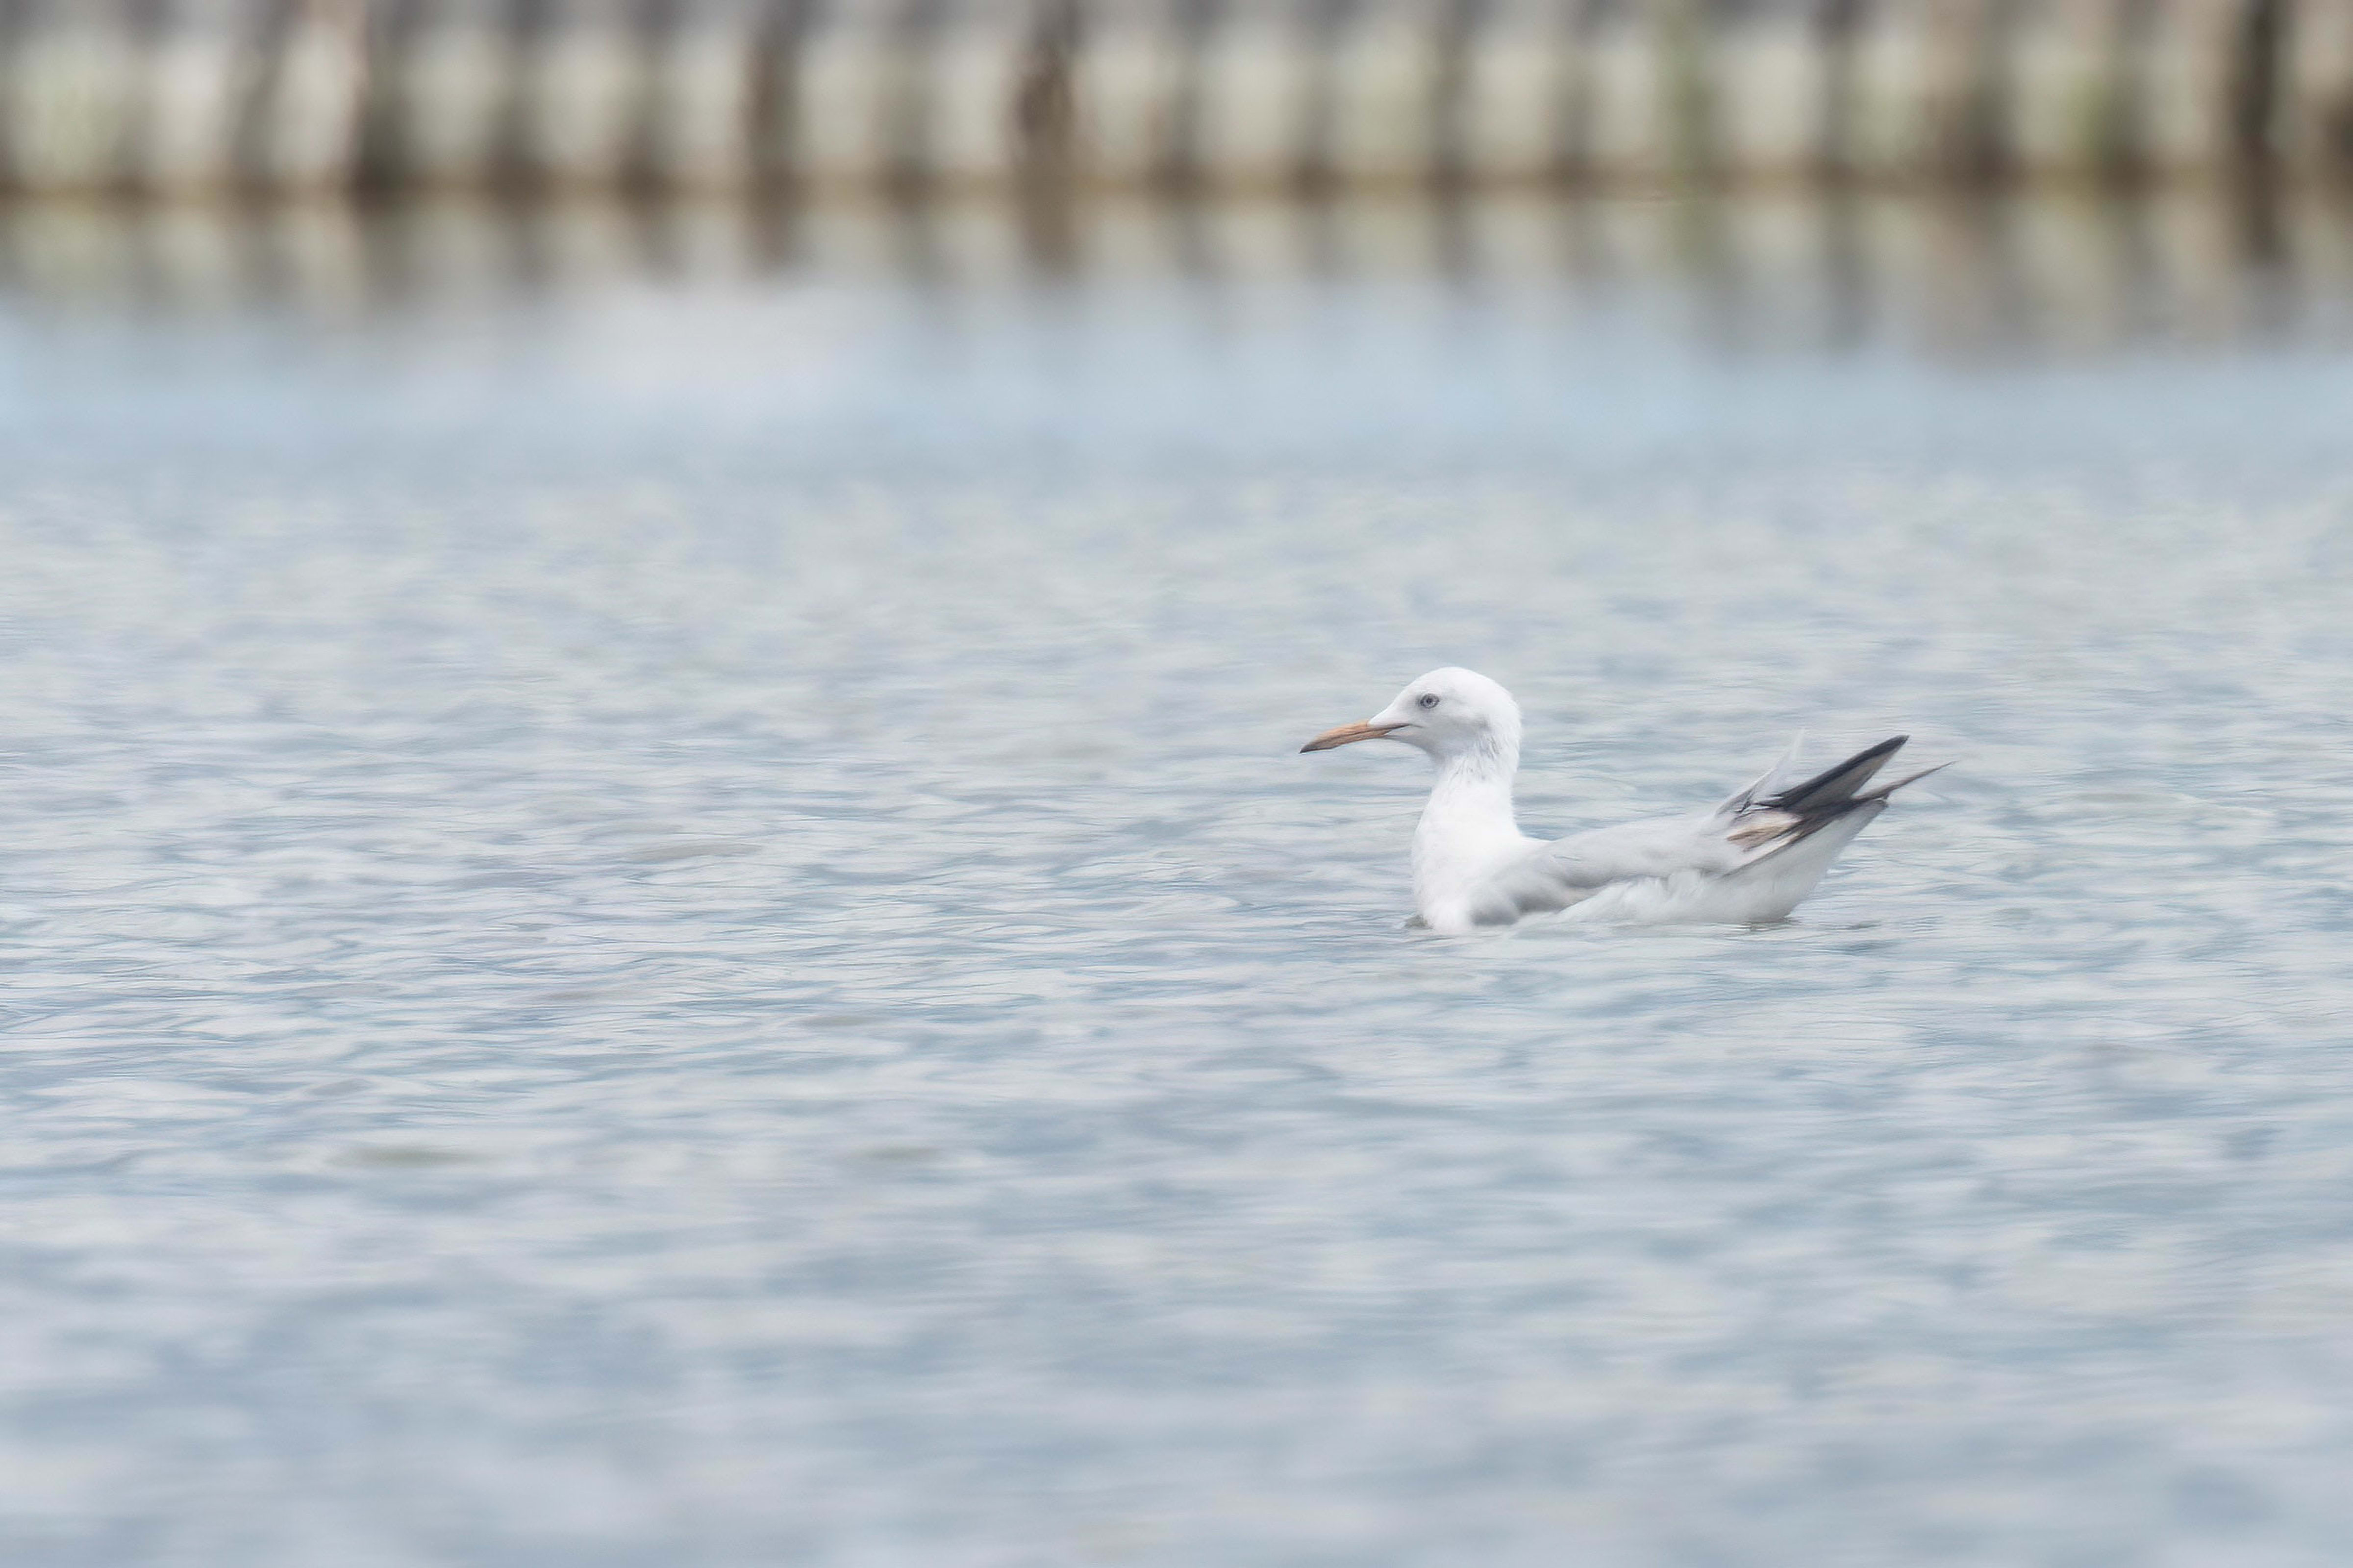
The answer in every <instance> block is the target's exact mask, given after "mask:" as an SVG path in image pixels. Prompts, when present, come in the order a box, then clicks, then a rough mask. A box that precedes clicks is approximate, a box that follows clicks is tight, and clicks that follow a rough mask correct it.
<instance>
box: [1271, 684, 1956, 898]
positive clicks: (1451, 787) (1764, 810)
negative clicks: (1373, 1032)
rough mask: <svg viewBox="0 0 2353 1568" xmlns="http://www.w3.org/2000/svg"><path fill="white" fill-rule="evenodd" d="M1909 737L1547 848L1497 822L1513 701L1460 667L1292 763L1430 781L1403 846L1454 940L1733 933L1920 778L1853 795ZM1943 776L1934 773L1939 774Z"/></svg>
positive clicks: (1512, 739)
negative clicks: (1632, 930)
mask: <svg viewBox="0 0 2353 1568" xmlns="http://www.w3.org/2000/svg"><path fill="white" fill-rule="evenodd" d="M1907 739H1909V737H1908V736H1904V735H1898V736H1896V737H1894V739H1893V740H1887V741H1882V742H1879V744H1877V745H1875V746H1873V747H1870V748H1868V749H1867V750H1864V751H1861V752H1856V753H1855V754H1854V755H1853V756H1852V757H1849V758H1848V759H1847V760H1846V761H1844V762H1842V763H1839V764H1837V765H1836V766H1835V767H1831V768H1828V769H1825V770H1823V771H1822V772H1821V773H1815V774H1813V775H1811V776H1810V777H1809V776H1804V775H1800V774H1799V773H1796V771H1795V769H1794V768H1793V767H1792V765H1791V764H1792V763H1794V762H1795V761H1796V757H1797V751H1798V748H1797V746H1796V745H1795V744H1794V743H1793V744H1792V745H1791V746H1790V748H1789V750H1788V752H1787V753H1785V754H1784V755H1783V756H1782V758H1781V760H1780V761H1779V762H1778V763H1775V764H1774V765H1773V767H1772V768H1770V769H1769V770H1767V773H1766V774H1765V776H1764V777H1762V778H1760V779H1758V780H1757V782H1756V783H1755V784H1750V785H1749V786H1748V787H1747V788H1746V789H1744V790H1742V791H1740V792H1739V793H1738V794H1737V795H1733V796H1732V797H1731V798H1730V799H1729V800H1726V801H1725V803H1724V804H1723V805H1719V806H1717V807H1716V808H1715V810H1714V811H1711V812H1709V813H1707V814H1706V815H1704V816H1684V817H1665V818H1659V819H1654V820H1651V821H1644V822H1630V823H1625V824H1623V825H1621V826H1616V827H1602V828H1596V829H1595V830H1594V831H1592V832H1590V833H1579V834H1575V835H1573V836H1571V837H1567V838H1557V839H1554V840H1552V841H1550V842H1546V840H1544V839H1540V838H1531V837H1528V836H1527V835H1526V834H1525V833H1522V832H1521V831H1520V828H1519V824H1518V822H1517V821H1515V820H1514V817H1513V815H1512V775H1513V774H1514V773H1516V772H1518V771H1519V766H1520V705H1519V704H1518V703H1516V702H1514V701H1513V700H1512V694H1511V693H1510V692H1508V691H1506V690H1504V689H1503V688H1502V687H1501V686H1498V685H1496V684H1495V683H1494V682H1493V681H1492V680H1490V679H1487V678H1486V677H1485V676H1483V675H1480V674H1478V673H1476V672H1475V671H1472V670H1468V669H1434V670H1431V671H1430V673H1429V674H1428V675H1425V676H1423V677H1422V678H1421V679H1419V680H1417V681H1415V682H1414V683H1413V684H1412V685H1410V686H1409V687H1407V688H1406V689H1404V690H1403V691H1400V692H1398V696H1397V700H1396V701H1394V702H1392V703H1390V704H1389V705H1388V707H1387V708H1384V709H1382V710H1380V711H1379V712H1378V713H1376V714H1374V715H1373V716H1372V717H1371V718H1370V719H1367V720H1366V721H1364V722H1363V723H1361V724H1343V725H1341V726H1340V727H1339V728H1338V729H1336V730H1326V731H1324V733H1323V734H1321V735H1318V736H1316V737H1315V738H1314V740H1312V741H1310V742H1307V744H1305V745H1304V746H1302V747H1301V748H1299V749H1300V750H1301V751H1303V752H1328V751H1330V750H1332V748H1334V747H1335V746H1345V745H1348V744H1350V743H1351V742H1356V741H1398V742H1403V743H1405V744H1406V745H1409V746H1418V747H1419V748H1420V749H1421V750H1422V751H1424V752H1429V753H1430V760H1431V761H1432V762H1434V763H1437V764H1438V783H1437V784H1436V785H1434V786H1433V787H1432V788H1431V790H1430V805H1428V806H1426V807H1425V808H1424V809H1423V811H1422V814H1421V823H1420V825H1419V826H1417V827H1416V828H1415V829H1414V834H1413V903H1414V909H1415V910H1416V912H1417V913H1419V915H1420V917H1421V920H1422V921H1423V923H1424V924H1426V925H1428V926H1429V927H1430V929H1431V930H1433V931H1446V932H1450V933H1456V932H1461V931H1471V930H1473V929H1474V928H1477V927H1480V926H1500V925H1509V924H1511V923H1512V922H1513V921H1517V920H1519V919H1520V918H1522V917H1523V916H1525V915H1533V914H1544V913H1549V912H1551V911H1554V910H1566V909H1568V908H1571V907H1572V906H1577V905H1586V906H1588V909H1589V910H1592V911H1593V912H1596V913H1609V914H1613V915H1620V916H1625V917H1630V918H1634V919H1643V920H1661V921H1725V922H1733V923H1747V922H1754V921H1777V920H1781V919H1783V918H1785V917H1787V916H1788V913H1789V911H1790V910H1793V909H1795V908H1797V906H1798V902H1799V900H1801V899H1803V898H1804V897H1805V896H1806V895H1807V894H1808V893H1810V892H1812V891H1813V890H1814V885H1815V884H1816V883H1818V882H1820V880H1821V879H1822V873H1823V872H1825V871H1827V870H1829V869H1830V866H1831V861H1833V860H1835V859H1837V858H1838V857H1839V851H1841V849H1844V848H1845V847H1847V845H1848V844H1849V843H1851V842H1852V840H1853V838H1854V836H1855V835H1856V834H1858V833H1860V832H1862V829H1863V827H1864V826H1865V825H1866V824H1868V823H1869V822H1870V821H1871V819H1872V818H1873V817H1874V816H1878V815H1879V814H1880V813H1881V812H1883V811H1884V810H1886V809H1887V797H1888V796H1889V795H1893V794H1894V793H1895V792H1896V791H1897V790H1899V789H1901V788H1903V787H1904V786H1905V784H1910V783H1912V782H1913V781H1914V780H1915V779H1919V778H1925V777H1926V776H1927V775H1928V774H1929V773H1935V772H1936V769H1935V768H1924V769H1922V770H1921V771H1920V772H1919V773H1911V774H1908V775H1906V776H1905V777H1904V778H1900V779H1898V780H1896V781H1895V782H1894V784H1882V785H1880V786H1879V787H1878V788H1876V789H1873V790H1869V791H1865V790H1864V789H1863V786H1864V785H1865V784H1869V783H1870V782H1871V780H1872V778H1873V775H1874V774H1876V773H1878V772H1879V770H1880V768H1881V767H1882V766H1883V765H1884V764H1885V763H1886V762H1887V759H1888V758H1890V757H1892V756H1894V754H1895V753H1896V752H1897V751H1899V750H1900V749H1901V748H1902V747H1903V745H1904V742H1905V741H1906V740H1907ZM1939 765H1942V764H1939Z"/></svg>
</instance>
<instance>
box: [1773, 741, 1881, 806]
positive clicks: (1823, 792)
mask: <svg viewBox="0 0 2353 1568" xmlns="http://www.w3.org/2000/svg"><path fill="white" fill-rule="evenodd" d="M1911 739H1912V737H1911V736H1909V735H1894V736H1891V737H1889V738H1888V739H1886V740H1884V741H1882V742H1879V744H1877V745H1875V746H1867V747H1865V748H1864V749H1863V750H1862V751H1860V752H1856V753H1855V754H1854V755H1852V756H1851V757H1849V758H1847V759H1846V761H1844V762H1842V763H1831V765H1830V766H1829V767H1827V768H1824V769H1823V770H1822V771H1821V772H1820V773H1816V774H1815V775H1814V776H1813V777H1812V778H1810V779H1808V780H1807V781H1806V782H1805V783H1803V784H1795V785H1792V786H1791V787H1790V788H1788V789H1785V790H1783V791H1782V792H1781V793H1780V794H1778V795H1775V796H1774V797H1773V798H1772V800H1771V801H1770V802H1769V803H1767V804H1770V805H1776V806H1778V807H1780V808H1781V809H1782V810H1784V811H1806V810H1810V809H1818V808H1820V807H1822V806H1826V805H1838V804H1839V803H1840V802H1841V801H1846V800H1852V799H1853V798H1854V792H1855V791H1857V790H1859V789H1861V788H1862V786H1863V785H1865V784H1869V783H1870V782H1871V775H1872V774H1873V773H1877V772H1878V771H1879V770H1880V769H1881V767H1883V766H1884V765H1885V763H1886V762H1887V759H1888V758H1890V757H1892V756H1894V754H1895V753H1896V752H1900V751H1902V750H1903V749H1904V747H1905V744H1906V743H1908V742H1910V741H1911Z"/></svg>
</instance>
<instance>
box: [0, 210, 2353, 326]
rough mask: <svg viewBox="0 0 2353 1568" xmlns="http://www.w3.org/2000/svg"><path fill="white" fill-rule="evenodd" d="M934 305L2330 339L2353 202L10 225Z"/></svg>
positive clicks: (269, 257)
mask: <svg viewBox="0 0 2353 1568" xmlns="http://www.w3.org/2000/svg"><path fill="white" fill-rule="evenodd" d="M804 278H824V279H844V278H849V279H865V280H876V281H888V282H892V283H900V284H912V285H914V286H917V287H920V288H934V289H1005V288H1010V289H1031V288H1038V287H1057V288H1060V287H1069V288H1072V289H1080V290H1084V289H1089V288H1092V287H1102V286H1117V285H1124V284H1126V283H1130V282H1135V281H1145V282H1151V281H1160V282H1179V283H1184V284H1187V285H1192V286H1198V287H1199V288H1203V289H1211V290H1214V289H1218V288H1219V287H1221V286H1226V285H1232V284H1240V283H1248V284H1250V285H1254V286H1255V285H1263V284H1268V283H1277V284H1280V283H1286V282H1297V283H1302V284H1333V283H1351V282H1378V281H1380V280H1382V279H1398V278H1411V279H1417V280H1427V279H1439V280H1442V282H1443V283H1444V284H1445V285H1446V286H1447V287H1448V288H1451V289H1453V290H1455V291H1457V292H1458V293H1460V294H1461V295H1463V296H1465V297H1470V298H1484V297H1490V296H1495V295H1510V294H1521V293H1525V294H1541V295H1546V296H1551V297H1557V298H1560V299H1562V300H1567V301H1568V302H1570V303H1571V304H1572V305H1573V306H1575V307H1577V308H1583V309H1589V310H1602V311H1606V310H1622V309H1636V310H1643V311H1645V312H1649V313H1655V314H1656V315H1657V316H1658V318H1659V321H1660V322H1661V324H1664V325H1667V326H1669V327H1671V328H1672V330H1673V331H1676V332H1677V333H1678V334H1680V335H1682V336H1683V337H1684V338H1685V339H1687V340H1688V341H1690V342H1694V343H1696V344H1699V345H1702V346H1706V347H1712V348H1715V349H1719V350H1722V351H1724V352H1726V353H1746V352H1755V351H1760V350H1803V351H1815V352H1838V351H1842V350H1851V349H1854V348H1857V347H1861V346H1863V345H1868V344H1872V343H1878V342H1894V343H1900V344H1903V345H1905V346H1906V347H1909V348H1912V349H1915V350H1918V351H1921V352H1926V353H1930V354H1933V355H1936V356H1938V357H1946V358H1956V359H1967V358H1971V357H1978V356H1988V355H1991V356H2009V355H2020V354H2025V355H2037V354H2059V355H2067V354H2077V353H2101V352H2105V351H2113V350H2117V349H2122V348H2128V347H2133V346H2136V345H2145V344H2151V343H2185V344H2200V343H2204V344H2218V345H2219V344H2229V343H2234V342H2274V343H2296V342H2342V341H2344V340H2345V339H2346V337H2347V336H2348V332H2353V204H2348V201H2346V200H2344V199H2341V198H2339V197H2337V196H2333V195H2328V194H2326V193H2317V192H2298V193H2294V194H2284V193H2281V192H2277V191H2271V192H2264V191H2256V192H2248V191H2244V190H2241V191H2236V192H2228V193H2226V192H2220V191H2211V190H2205V189H2174V190H2160V191H2149V192H2143V193H2137V194H2126V195H2094V194H2090V193H2079V194H2073V195H2054V194H2049V193H2044V194H2040V195H2024V194H2015V193H2012V194H1985V193H1980V194H1974V195H1951V194H1947V195H1908V196H1907V195H1885V194H1862V193H1843V194H1838V193H1834V194H1831V195H1797V194H1791V195H1786V196H1780V197H1760V196H1754V195H1751V196H1743V197H1739V198H1737V199H1716V198H1711V197H1707V196H1704V195H1702V196H1686V197H1682V198H1672V199H1668V198H1634V197H1592V198H1586V199H1580V200H1574V201H1563V200H1559V199H1556V198H1553V197H1541V198H1539V197H1527V198H1519V199H1514V198H1508V197H1481V198H1477V199H1461V198H1443V197H1441V198H1435V199H1425V198H1420V197H1411V198H1405V197H1401V198H1397V199H1391V200H1366V199H1351V200H1347V201H1340V202H1271V201H1270V202H1262V203H1259V202H1238V201H1218V202H1208V203H1192V202H1174V203H1170V202H1142V201H1138V202H1126V201H1118V200H1108V199H1105V200H1092V201H1086V202H1078V203H1071V202H1061V201H1047V200H1033V201H1030V202H1027V203H1010V204H1008V203H997V202H973V203H946V202H923V203H902V204H887V203H879V204H869V203H858V204H823V203H820V204H813V205H786V204H757V203H742V202H735V201H709V202H692V201H676V202H653V203H628V202H617V201H607V200H590V199H582V200H572V201H550V202H543V203H533V204H522V205H513V204H494V203H484V202H473V201H467V200H441V201H415V202H405V203H399V204H393V205H378V206H369V205H348V204H343V203H315V204H301V203H293V204H272V205H260V206H253V207H238V206H234V205H217V206H202V205H197V206H188V205H135V204H104V203H25V204H17V205H10V206H8V207H6V208H5V209H0V292H5V298H6V299H7V300H9V301H10V302H11V303H13V304H14V305H15V307H16V309H18V310H23V311H26V312H30V313H33V314H35V315H39V314H44V313H55V312H90V311H96V312H109V313H132V314H137V313H153V314H157V315H162V316H178V315H188V314H202V313H204V312H208V311H221V310H237V311H245V310H257V309H259V310H269V311H276V312H286V313H289V314H290V315H292V316H293V317H295V318H297V319H302V318H316V319H321V320H333V319H338V318H345V317H349V316H351V315H353V314H355V313H367V312H385V311H402V310H443V309H448V308H452V307H456V308H463V307H465V306H467V305H468V304H469V303H476V304H480V303H486V302H491V301H496V300H512V299H515V298H517V297H533V296H543V295H549V294H557V295H563V294H578V293H581V292H584V291H594V290H597V289H611V288H615V287H621V286H631V287H636V286H649V285H650V286H657V287H671V288H695V287H704V286H711V285H721V286H744V285H756V284H758V283H760V282H762V281H764V280H772V279H804Z"/></svg>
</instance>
